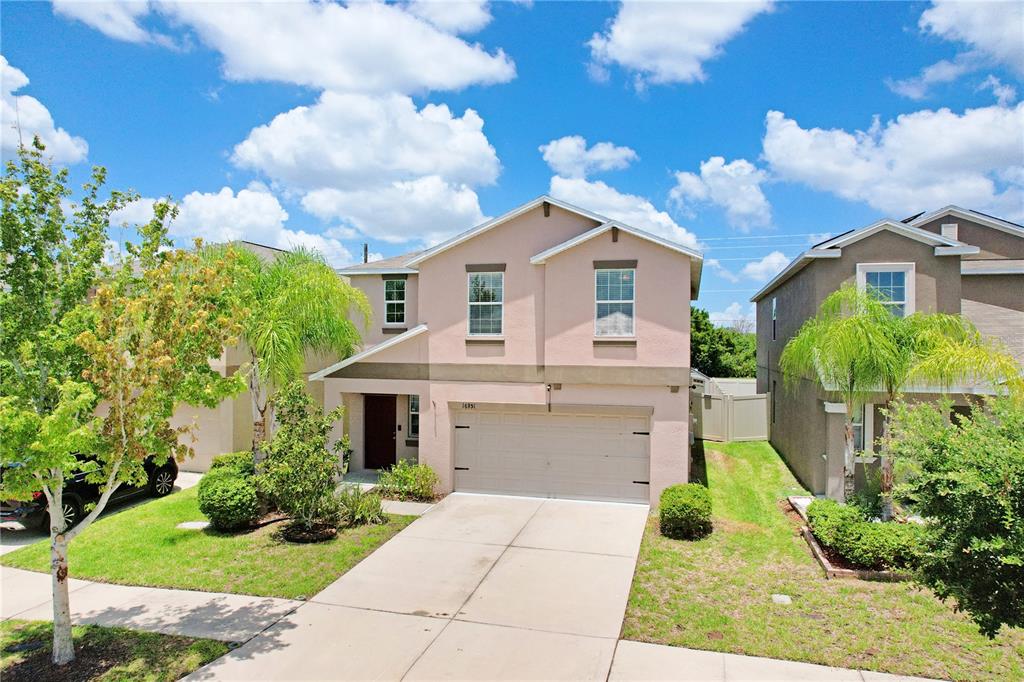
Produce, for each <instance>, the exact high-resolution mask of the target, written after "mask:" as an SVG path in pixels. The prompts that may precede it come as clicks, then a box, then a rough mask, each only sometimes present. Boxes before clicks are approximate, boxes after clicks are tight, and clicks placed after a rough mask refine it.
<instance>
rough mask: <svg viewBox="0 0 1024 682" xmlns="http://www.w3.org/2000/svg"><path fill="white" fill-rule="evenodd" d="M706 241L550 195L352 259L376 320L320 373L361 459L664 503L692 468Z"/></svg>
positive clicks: (352, 274)
mask: <svg viewBox="0 0 1024 682" xmlns="http://www.w3.org/2000/svg"><path fill="white" fill-rule="evenodd" d="M701 265H702V259H701V255H700V254H699V253H697V252H695V251H693V250H691V249H688V248H686V247H684V246H681V245H679V244H676V243H673V242H670V241H667V240H665V239H662V238H660V237H657V236H655V235H652V234H650V233H647V232H644V231H642V230H639V229H636V228H633V227H630V226H629V225H624V224H622V223H620V222H617V221H614V220H609V219H608V218H605V217H603V216H600V215H597V214H594V213H592V212H590V211H587V210H584V209H581V208H577V207H575V206H571V205H569V204H566V203H564V202H561V201H558V200H556V199H553V198H551V197H547V196H543V197H540V198H538V199H536V200H534V201H531V202H529V203H527V204H524V205H523V206H520V207H519V208H516V209H515V210H513V211H510V212H509V213H506V214H505V215H503V216H501V217H499V218H496V219H494V220H491V221H489V222H486V223H484V224H482V225H479V226H477V227H475V228H473V229H471V230H469V231H468V232H465V233H463V234H460V235H458V236H456V237H454V238H452V239H450V240H448V241H446V242H444V243H441V244H438V245H437V246H435V247H433V248H431V249H428V250H426V251H422V252H418V253H413V254H407V255H405V256H399V257H396V258H390V259H387V260H383V261H377V262H373V263H367V264H362V265H357V266H353V267H350V268H345V269H343V270H340V273H341V274H342V275H343V276H346V277H348V278H350V280H351V282H352V284H353V285H355V286H357V287H359V288H361V289H363V290H364V291H365V292H366V293H367V295H368V297H369V299H370V301H371V303H372V305H373V309H374V313H375V322H374V327H373V328H372V329H370V330H368V333H367V335H366V347H365V349H364V350H363V351H362V352H360V353H359V354H357V355H355V356H353V357H350V358H348V359H346V360H344V361H342V362H339V363H336V364H334V365H331V366H330V367H327V368H325V369H323V370H322V371H320V372H316V373H314V374H313V375H311V376H310V380H311V381H322V382H323V383H324V393H323V395H324V406H325V408H326V409H331V408H333V407H335V406H336V405H338V404H344V405H345V407H346V408H347V409H346V416H345V424H343V425H339V427H338V429H337V431H336V436H338V437H340V435H341V433H342V429H344V432H346V433H348V434H349V437H350V439H351V444H352V448H353V450H354V455H353V458H352V463H351V466H352V469H353V470H360V469H378V468H382V467H387V466H389V465H392V464H394V463H395V462H396V460H397V459H399V458H406V459H414V460H418V461H420V462H424V463H426V464H429V465H430V466H431V467H432V468H433V469H434V470H435V471H437V473H438V475H439V477H440V487H441V492H449V491H452V490H463V491H476V492H489V493H508V494H522V495H541V496H553V497H574V498H584V499H600V500H625V501H639V502H652V503H656V502H657V499H658V496H659V495H660V493H661V491H662V489H663V488H665V487H666V486H668V485H671V484H673V483H679V482H685V481H686V480H687V477H688V475H689V459H690V458H689V406H688V396H689V391H688V386H689V383H690V300H691V299H692V298H695V297H696V296H697V291H698V287H699V285H700V274H701Z"/></svg>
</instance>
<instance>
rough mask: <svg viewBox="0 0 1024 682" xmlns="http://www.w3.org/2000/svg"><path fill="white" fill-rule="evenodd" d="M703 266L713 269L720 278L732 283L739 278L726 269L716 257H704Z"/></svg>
mask: <svg viewBox="0 0 1024 682" xmlns="http://www.w3.org/2000/svg"><path fill="white" fill-rule="evenodd" d="M704 266H705V267H707V268H710V269H711V270H713V271H714V272H715V273H717V274H718V276H719V277H721V278H722V279H724V280H727V281H729V282H732V283H733V284H736V283H737V282H739V281H740V278H739V277H737V276H736V275H735V274H733V273H732V271H730V270H728V269H726V267H725V266H724V265H722V263H721V261H719V260H718V259H717V258H705V259H704Z"/></svg>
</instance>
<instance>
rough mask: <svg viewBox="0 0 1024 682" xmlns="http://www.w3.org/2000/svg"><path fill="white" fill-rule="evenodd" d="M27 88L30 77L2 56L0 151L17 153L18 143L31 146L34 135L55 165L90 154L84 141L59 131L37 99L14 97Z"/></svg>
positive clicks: (64, 131)
mask: <svg viewBox="0 0 1024 682" xmlns="http://www.w3.org/2000/svg"><path fill="white" fill-rule="evenodd" d="M26 85H28V76H26V75H25V73H24V72H23V71H22V70H21V69H17V68H15V67H13V66H11V65H10V64H9V63H8V62H7V58H6V57H4V56H3V55H0V130H2V131H3V132H2V133H0V150H2V152H3V156H4V158H8V157H9V156H10V157H13V156H14V155H15V154H17V151H18V145H19V143H24V144H25V146H29V145H31V144H32V138H33V136H36V135H38V136H39V139H40V140H42V142H43V144H45V145H46V152H45V155H46V156H48V157H50V158H52V159H53V161H54V162H56V163H77V162H79V161H82V160H84V159H85V157H86V155H87V154H88V153H89V145H88V144H87V143H86V141H85V140H83V139H82V138H81V137H78V136H75V135H71V134H70V133H69V132H68V131H66V130H64V129H63V128H58V127H57V126H56V124H55V123H54V122H53V116H51V115H50V111H49V110H48V109H47V108H46V107H45V106H43V104H42V102H40V101H39V100H37V99H36V98H35V97H31V96H29V95H15V94H14V93H15V92H16V91H18V90H21V89H22V88H24V87H25V86H26ZM19 129H20V134H19ZM19 140H20V141H19Z"/></svg>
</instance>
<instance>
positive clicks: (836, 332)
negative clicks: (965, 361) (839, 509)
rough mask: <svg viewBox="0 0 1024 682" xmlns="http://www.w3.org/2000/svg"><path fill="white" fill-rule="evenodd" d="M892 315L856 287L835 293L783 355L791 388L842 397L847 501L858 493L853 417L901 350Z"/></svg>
mask: <svg viewBox="0 0 1024 682" xmlns="http://www.w3.org/2000/svg"><path fill="white" fill-rule="evenodd" d="M891 317H892V314H891V313H890V312H889V310H888V309H887V308H886V307H885V306H884V305H883V304H882V303H880V302H879V301H877V300H876V299H875V298H874V297H872V296H869V295H866V294H864V293H863V292H860V291H858V290H857V288H856V287H855V286H853V285H851V284H848V285H844V286H843V287H841V288H840V289H838V290H837V291H834V292H832V293H831V294H829V296H828V297H827V298H826V299H825V300H824V301H822V303H821V306H820V307H819V308H818V312H817V314H816V315H815V316H814V317H812V318H810V319H808V320H806V321H805V322H804V323H803V325H801V327H800V329H799V330H798V331H797V333H796V335H795V336H794V337H793V338H792V339H790V340H789V342H788V343H786V347H785V348H783V350H782V355H781V356H779V367H780V368H781V369H782V373H783V381H784V383H785V385H786V386H787V388H789V389H792V388H793V387H794V386H795V385H796V384H797V383H798V382H800V381H803V380H810V381H814V382H817V383H820V384H821V385H822V386H823V387H824V388H825V390H827V391H829V392H831V393H834V394H836V395H838V396H839V397H840V398H841V399H842V401H843V403H844V405H845V406H846V421H845V427H844V436H845V438H844V441H845V447H844V452H843V496H844V498H845V499H846V500H849V499H851V498H852V496H853V493H854V467H855V462H856V453H855V451H854V438H853V415H854V414H856V413H857V411H858V410H859V409H860V408H861V407H862V406H863V405H864V403H865V401H866V399H867V397H868V396H869V395H870V394H872V393H873V392H875V391H877V390H878V388H879V386H881V384H882V380H883V377H884V376H885V375H886V373H887V372H890V371H891V369H892V367H893V366H894V365H895V364H896V362H897V359H896V358H897V354H898V350H897V349H896V348H895V346H894V345H893V341H892V338H891V337H890V335H888V334H887V333H886V325H887V324H888V322H889V319H890V318H891Z"/></svg>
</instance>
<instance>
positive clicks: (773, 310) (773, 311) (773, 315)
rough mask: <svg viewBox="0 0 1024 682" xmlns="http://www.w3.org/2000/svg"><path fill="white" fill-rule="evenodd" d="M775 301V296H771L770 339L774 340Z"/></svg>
mask: <svg viewBox="0 0 1024 682" xmlns="http://www.w3.org/2000/svg"><path fill="white" fill-rule="evenodd" d="M775 303H776V300H775V297H774V296H772V341H774V340H775V331H776V324H775V321H776V317H775V313H776V306H775Z"/></svg>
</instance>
